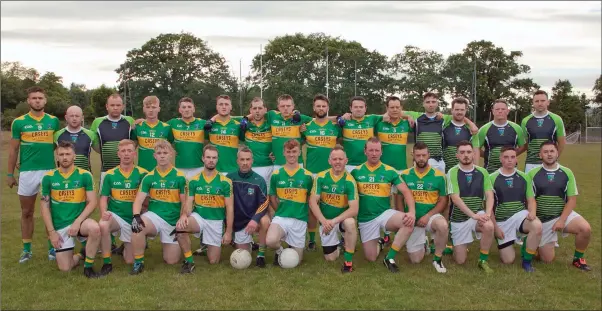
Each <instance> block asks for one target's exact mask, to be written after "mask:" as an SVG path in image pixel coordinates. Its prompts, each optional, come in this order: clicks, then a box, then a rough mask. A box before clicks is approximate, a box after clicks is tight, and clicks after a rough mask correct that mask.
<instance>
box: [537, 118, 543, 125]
mask: <svg viewBox="0 0 602 311" xmlns="http://www.w3.org/2000/svg"><path fill="white" fill-rule="evenodd" d="M542 125H543V118H542V119H537V127H541V126H542Z"/></svg>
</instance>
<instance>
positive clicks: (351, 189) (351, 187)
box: [345, 176, 359, 201]
mask: <svg viewBox="0 0 602 311" xmlns="http://www.w3.org/2000/svg"><path fill="white" fill-rule="evenodd" d="M346 184H347V185H346V186H345V194H346V195H347V201H354V200H357V199H358V198H359V195H358V194H357V184H356V183H355V180H353V177H351V176H349V177H348V178H347V182H346Z"/></svg>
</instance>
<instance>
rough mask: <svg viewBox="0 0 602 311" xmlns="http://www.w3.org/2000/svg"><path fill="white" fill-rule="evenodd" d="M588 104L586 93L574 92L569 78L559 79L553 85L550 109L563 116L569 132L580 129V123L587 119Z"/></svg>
mask: <svg viewBox="0 0 602 311" xmlns="http://www.w3.org/2000/svg"><path fill="white" fill-rule="evenodd" d="M588 104H589V101H588V100H587V97H586V96H585V94H581V95H580V94H575V93H573V85H572V84H571V82H570V81H569V80H558V81H556V83H555V84H554V87H552V97H551V100H550V110H552V111H554V112H555V113H556V114H558V115H559V116H560V117H562V119H563V121H564V126H565V128H566V130H567V132H573V131H576V130H578V129H579V124H580V123H582V122H583V121H584V120H585V110H586V109H587V105H588Z"/></svg>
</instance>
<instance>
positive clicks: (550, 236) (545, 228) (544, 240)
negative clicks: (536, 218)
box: [539, 211, 581, 247]
mask: <svg viewBox="0 0 602 311" xmlns="http://www.w3.org/2000/svg"><path fill="white" fill-rule="evenodd" d="M577 217H581V215H579V214H578V213H577V212H575V211H572V212H571V213H570V214H569V217H567V218H566V222H565V223H564V227H565V228H566V227H567V226H568V225H569V223H570V222H571V221H573V219H575V218H577ZM558 218H560V217H558ZM558 218H554V219H552V220H550V221H546V222H544V223H542V233H541V242H539V247H542V246H544V245H546V244H548V243H552V242H558V232H557V231H552V227H553V226H554V223H556V221H557V220H558ZM568 235H569V234H568V233H566V232H564V231H563V232H562V237H563V238H565V237H567V236H568Z"/></svg>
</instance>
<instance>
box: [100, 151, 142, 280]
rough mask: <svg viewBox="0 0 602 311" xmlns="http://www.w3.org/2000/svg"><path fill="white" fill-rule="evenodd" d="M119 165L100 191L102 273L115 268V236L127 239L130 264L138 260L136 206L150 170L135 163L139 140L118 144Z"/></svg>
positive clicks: (110, 172)
mask: <svg viewBox="0 0 602 311" xmlns="http://www.w3.org/2000/svg"><path fill="white" fill-rule="evenodd" d="M117 156H118V157H119V160H120V162H119V165H118V166H117V167H115V168H112V169H110V170H108V171H107V174H106V177H105V179H104V181H103V184H102V189H101V190H100V203H99V205H100V221H99V223H98V225H99V226H100V234H101V243H100V247H101V250H102V257H103V266H102V269H101V270H100V273H101V274H102V275H107V274H109V273H111V271H113V265H112V261H111V242H112V236H113V235H117V234H118V235H119V239H120V240H121V241H122V242H123V245H124V249H123V259H124V260H125V263H126V264H132V263H134V254H133V251H132V243H131V238H132V218H133V216H134V215H133V205H134V200H135V199H136V195H137V193H138V188H139V187H140V184H141V183H142V179H143V178H144V176H146V174H148V171H147V170H145V169H143V168H141V167H139V166H136V165H134V161H135V160H136V143H135V142H134V141H132V140H129V139H124V140H122V141H120V142H119V145H118V146H117Z"/></svg>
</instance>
